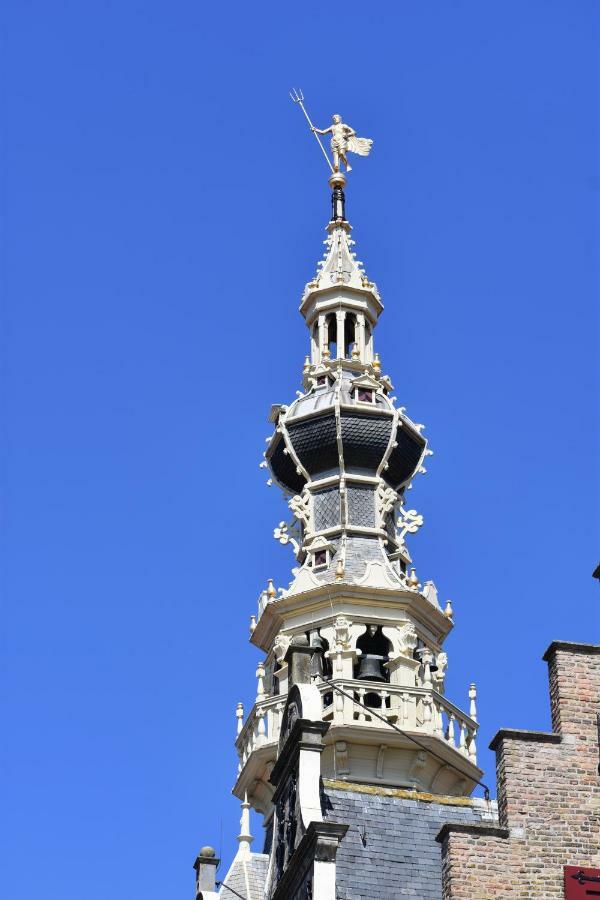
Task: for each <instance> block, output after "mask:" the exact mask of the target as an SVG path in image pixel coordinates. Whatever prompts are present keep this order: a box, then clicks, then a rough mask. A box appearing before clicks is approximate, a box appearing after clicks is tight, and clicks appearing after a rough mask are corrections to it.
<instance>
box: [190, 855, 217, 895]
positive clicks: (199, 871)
mask: <svg viewBox="0 0 600 900" xmlns="http://www.w3.org/2000/svg"><path fill="white" fill-rule="evenodd" d="M220 862H221V860H220V859H219V858H218V857H217V854H216V853H215V851H214V849H213V848H212V847H202V848H201V850H200V852H199V853H198V856H197V857H196V861H195V862H194V869H195V870H196V896H198V894H202V893H203V892H205V891H209V892H210V891H213V892H214V890H215V878H216V874H217V866H218V865H219V863H220Z"/></svg>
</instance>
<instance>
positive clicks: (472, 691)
mask: <svg viewBox="0 0 600 900" xmlns="http://www.w3.org/2000/svg"><path fill="white" fill-rule="evenodd" d="M469 701H470V703H469V715H470V716H471V718H472V719H473V721H475V722H476V721H477V688H476V687H475V685H474V684H473V682H471V684H470V685H469Z"/></svg>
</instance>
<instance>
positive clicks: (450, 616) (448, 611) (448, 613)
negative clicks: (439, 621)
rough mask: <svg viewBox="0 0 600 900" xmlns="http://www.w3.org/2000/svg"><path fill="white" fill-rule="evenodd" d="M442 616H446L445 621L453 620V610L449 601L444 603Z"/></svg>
mask: <svg viewBox="0 0 600 900" xmlns="http://www.w3.org/2000/svg"><path fill="white" fill-rule="evenodd" d="M444 615H445V616H446V618H447V619H453V618H454V610H453V609H452V601H451V600H447V601H446V608H445V609H444Z"/></svg>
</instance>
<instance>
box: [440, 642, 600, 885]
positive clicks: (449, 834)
mask: <svg viewBox="0 0 600 900" xmlns="http://www.w3.org/2000/svg"><path fill="white" fill-rule="evenodd" d="M544 659H545V660H546V661H547V662H548V668H549V680H550V703H551V710H552V726H553V731H552V732H551V733H545V732H533V731H510V730H507V729H503V730H502V731H499V732H498V734H497V735H496V737H495V738H494V740H493V741H492V743H491V745H490V746H491V749H492V750H495V751H496V777H497V782H498V827H485V826H477V825H465V824H458V823H457V824H448V825H445V826H444V827H443V828H442V829H441V831H440V833H439V835H438V841H439V842H440V843H441V845H442V881H443V896H444V900H529V898H535V900H555V898H556V900H558V898H564V884H563V866H565V865H574V866H588V867H595V868H600V776H599V774H598V766H599V763H600V754H599V748H598V725H597V716H598V714H599V713H600V646H596V645H591V644H569V643H564V642H560V641H556V642H554V643H553V644H551V645H550V647H549V648H548V650H547V651H546V654H545V655H544Z"/></svg>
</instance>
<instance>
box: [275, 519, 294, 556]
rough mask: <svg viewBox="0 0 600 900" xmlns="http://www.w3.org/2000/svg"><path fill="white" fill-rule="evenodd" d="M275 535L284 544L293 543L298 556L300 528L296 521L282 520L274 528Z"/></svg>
mask: <svg viewBox="0 0 600 900" xmlns="http://www.w3.org/2000/svg"><path fill="white" fill-rule="evenodd" d="M273 537H274V538H275V540H276V541H279V543H280V544H282V545H283V546H285V545H286V544H291V545H292V547H293V549H294V553H295V554H296V556H297V555H298V553H299V552H300V530H299V527H298V524H297V523H296V522H280V523H279V525H278V526H277V528H274V529H273Z"/></svg>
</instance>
